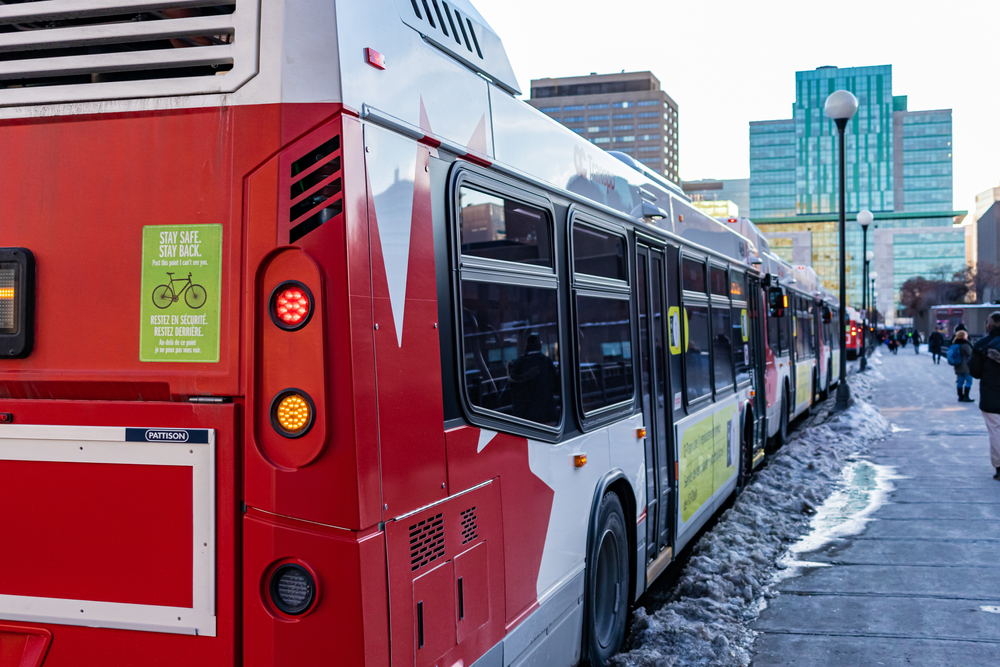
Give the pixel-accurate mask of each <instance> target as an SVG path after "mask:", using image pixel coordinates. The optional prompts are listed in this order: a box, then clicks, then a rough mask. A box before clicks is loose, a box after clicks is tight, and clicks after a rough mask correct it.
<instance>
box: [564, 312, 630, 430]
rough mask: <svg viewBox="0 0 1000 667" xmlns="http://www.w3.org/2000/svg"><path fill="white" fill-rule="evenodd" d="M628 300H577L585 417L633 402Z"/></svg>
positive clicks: (578, 341)
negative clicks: (595, 411)
mask: <svg viewBox="0 0 1000 667" xmlns="http://www.w3.org/2000/svg"><path fill="white" fill-rule="evenodd" d="M630 312H631V310H630V308H629V301H628V299H627V298H625V299H621V298H617V299H616V298H607V297H599V296H589V295H588V296H583V295H578V296H577V297H576V321H577V345H578V346H579V350H580V366H579V373H580V400H581V403H582V406H583V412H584V414H587V413H590V412H593V411H594V410H599V409H601V408H603V407H607V406H609V405H614V404H615V403H621V402H622V401H627V400H631V399H632V393H633V381H632V325H631V322H630V320H629V313H630Z"/></svg>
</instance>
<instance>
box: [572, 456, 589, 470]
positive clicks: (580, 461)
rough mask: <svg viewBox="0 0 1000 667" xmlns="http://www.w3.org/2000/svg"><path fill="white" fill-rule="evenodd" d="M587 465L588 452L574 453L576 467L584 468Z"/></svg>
mask: <svg viewBox="0 0 1000 667" xmlns="http://www.w3.org/2000/svg"><path fill="white" fill-rule="evenodd" d="M585 465H587V455H586V454H574V455H573V466H574V467H576V468H582V467H583V466H585Z"/></svg>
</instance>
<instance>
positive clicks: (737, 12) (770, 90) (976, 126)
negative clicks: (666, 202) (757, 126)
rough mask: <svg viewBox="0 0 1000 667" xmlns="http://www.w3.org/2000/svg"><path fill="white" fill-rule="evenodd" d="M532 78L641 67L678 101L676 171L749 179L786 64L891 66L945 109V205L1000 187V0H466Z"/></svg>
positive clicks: (791, 85)
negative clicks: (948, 132) (949, 179)
mask: <svg viewBox="0 0 1000 667" xmlns="http://www.w3.org/2000/svg"><path fill="white" fill-rule="evenodd" d="M473 3H474V4H475V6H476V8H477V9H478V10H479V11H480V13H481V14H482V15H483V16H484V18H485V19H486V20H487V21H488V22H489V23H490V24H491V26H492V27H493V29H494V30H496V31H497V33H498V34H499V35H500V37H501V39H503V41H504V45H505V47H506V49H507V55H508V57H509V58H510V60H511V64H512V65H513V67H514V72H515V73H516V74H517V77H518V82H519V83H520V86H521V89H522V91H523V92H524V96H525V97H527V95H528V92H529V90H530V85H529V82H530V80H531V79H538V78H542V77H547V76H552V77H558V76H579V75H581V74H589V73H590V72H598V73H602V74H604V73H610V72H620V71H622V70H625V71H628V72H631V71H640V70H650V71H652V72H653V74H655V75H656V76H657V78H659V79H660V82H661V84H662V87H663V90H664V91H666V93H667V94H668V95H670V96H671V97H673V98H674V100H676V101H677V104H678V106H679V107H680V120H679V123H680V171H681V178H682V179H684V180H696V179H700V178H747V177H749V175H750V164H749V123H750V121H753V120H771V119H777V118H791V117H792V103H793V102H794V101H795V72H796V71H797V70H806V69H814V68H816V67H819V66H821V65H836V66H838V67H850V66H858V65H884V64H891V65H892V75H893V82H892V92H893V94H894V95H906V96H908V98H909V99H908V103H909V109H910V110H911V111H913V110H921V109H948V108H950V109H952V110H953V116H952V120H953V131H954V149H955V150H954V174H955V177H954V188H955V189H954V194H955V208H956V209H959V210H969V211H970V212H971V211H972V210H973V208H974V203H975V196H976V194H977V193H979V192H982V191H983V190H986V189H988V188H991V187H996V186H998V185H1000V49H998V48H997V45H996V44H997V42H996V39H997V36H996V35H997V29H998V27H1000V0H951V2H941V1H940V0H937V1H934V2H931V1H928V0H907V1H904V0H893V1H886V0H841V1H840V2H803V1H802V0H795V1H790V0H775V1H767V2H762V1H760V0H757V1H754V0H714V1H713V0H683V1H673V0H666V1H661V2H655V1H652V0H646V1H639V0H613V1H611V2H601V3H597V2H575V3H568V2H546V1H545V0H473Z"/></svg>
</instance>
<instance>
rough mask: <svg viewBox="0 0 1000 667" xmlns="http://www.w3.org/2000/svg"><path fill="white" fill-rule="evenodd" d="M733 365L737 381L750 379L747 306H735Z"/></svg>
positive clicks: (739, 382)
mask: <svg viewBox="0 0 1000 667" xmlns="http://www.w3.org/2000/svg"><path fill="white" fill-rule="evenodd" d="M731 338H732V339H733V367H734V369H735V371H736V383H737V384H741V383H743V382H747V381H749V380H750V319H749V314H748V312H747V309H746V308H733V329H732V336H731Z"/></svg>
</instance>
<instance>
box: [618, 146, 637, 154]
mask: <svg viewBox="0 0 1000 667" xmlns="http://www.w3.org/2000/svg"><path fill="white" fill-rule="evenodd" d="M615 150H616V151H618V152H619V153H634V152H635V149H634V148H632V147H631V146H619V147H617V148H615Z"/></svg>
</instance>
